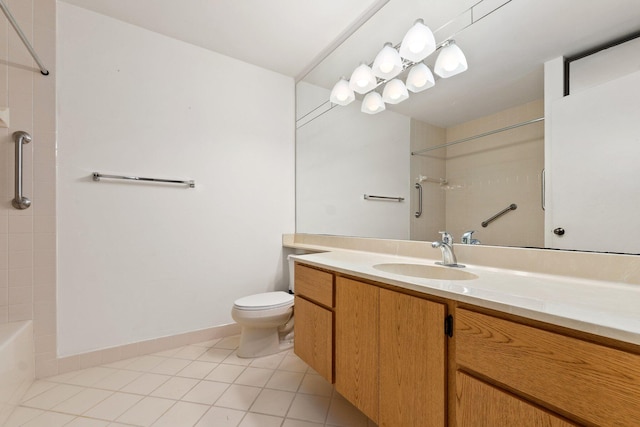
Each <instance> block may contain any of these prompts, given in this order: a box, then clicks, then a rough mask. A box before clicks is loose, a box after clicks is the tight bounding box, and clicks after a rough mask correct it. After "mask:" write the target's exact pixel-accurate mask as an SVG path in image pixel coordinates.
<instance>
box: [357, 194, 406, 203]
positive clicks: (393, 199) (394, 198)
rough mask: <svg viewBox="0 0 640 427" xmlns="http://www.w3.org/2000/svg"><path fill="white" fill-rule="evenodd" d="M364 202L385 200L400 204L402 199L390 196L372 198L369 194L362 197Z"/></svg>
mask: <svg viewBox="0 0 640 427" xmlns="http://www.w3.org/2000/svg"><path fill="white" fill-rule="evenodd" d="M364 199H365V200H387V201H390V202H402V201H404V197H390V196H372V195H371V194H365V195H364Z"/></svg>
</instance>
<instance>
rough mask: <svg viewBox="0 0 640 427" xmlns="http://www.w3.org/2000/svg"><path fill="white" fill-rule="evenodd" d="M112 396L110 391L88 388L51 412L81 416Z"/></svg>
mask: <svg viewBox="0 0 640 427" xmlns="http://www.w3.org/2000/svg"><path fill="white" fill-rule="evenodd" d="M112 394H113V392H112V391H107V390H98V389H93V388H88V389H86V390H82V391H81V392H80V393H78V394H76V395H74V396H71V397H70V398H69V399H67V400H65V401H63V402H61V403H59V404H57V405H56V406H54V407H53V409H52V410H53V411H56V412H64V413H65V414H74V415H82V414H84V413H85V412H87V411H88V410H89V409H91V408H93V407H94V406H95V405H97V404H98V403H100V402H102V401H103V400H105V399H106V398H107V397H109V396H111V395H112Z"/></svg>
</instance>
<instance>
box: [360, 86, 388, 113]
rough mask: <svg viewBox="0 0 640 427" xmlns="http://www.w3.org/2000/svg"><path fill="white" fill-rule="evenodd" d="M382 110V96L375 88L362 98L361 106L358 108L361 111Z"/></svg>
mask: <svg viewBox="0 0 640 427" xmlns="http://www.w3.org/2000/svg"><path fill="white" fill-rule="evenodd" d="M384 110H385V106H384V102H383V101H382V96H380V94H379V93H378V92H376V91H375V90H374V91H373V92H369V93H368V94H367V95H366V96H365V97H364V99H363V100H362V107H361V108H360V111H362V112H363V113H367V114H377V113H379V112H381V111H384Z"/></svg>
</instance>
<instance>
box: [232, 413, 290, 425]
mask: <svg viewBox="0 0 640 427" xmlns="http://www.w3.org/2000/svg"><path fill="white" fill-rule="evenodd" d="M282 421H283V419H282V418H280V417H274V416H271V415H263V414H252V413H251V412H250V413H248V414H247V415H246V416H245V417H244V418H243V419H242V422H241V423H240V425H239V426H238V427H280V426H281V425H282Z"/></svg>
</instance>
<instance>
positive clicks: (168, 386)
mask: <svg viewBox="0 0 640 427" xmlns="http://www.w3.org/2000/svg"><path fill="white" fill-rule="evenodd" d="M199 382H200V380H198V379H195V378H181V377H172V378H170V379H169V380H167V382H165V383H164V384H162V385H161V386H160V387H158V388H157V389H155V390H154V391H153V392H152V393H151V396H156V397H164V398H167V399H174V400H180V399H182V397H183V396H184V395H185V394H187V392H188V391H189V390H191V389H192V388H193V387H194V386H195V385H196V384H198V383H199Z"/></svg>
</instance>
